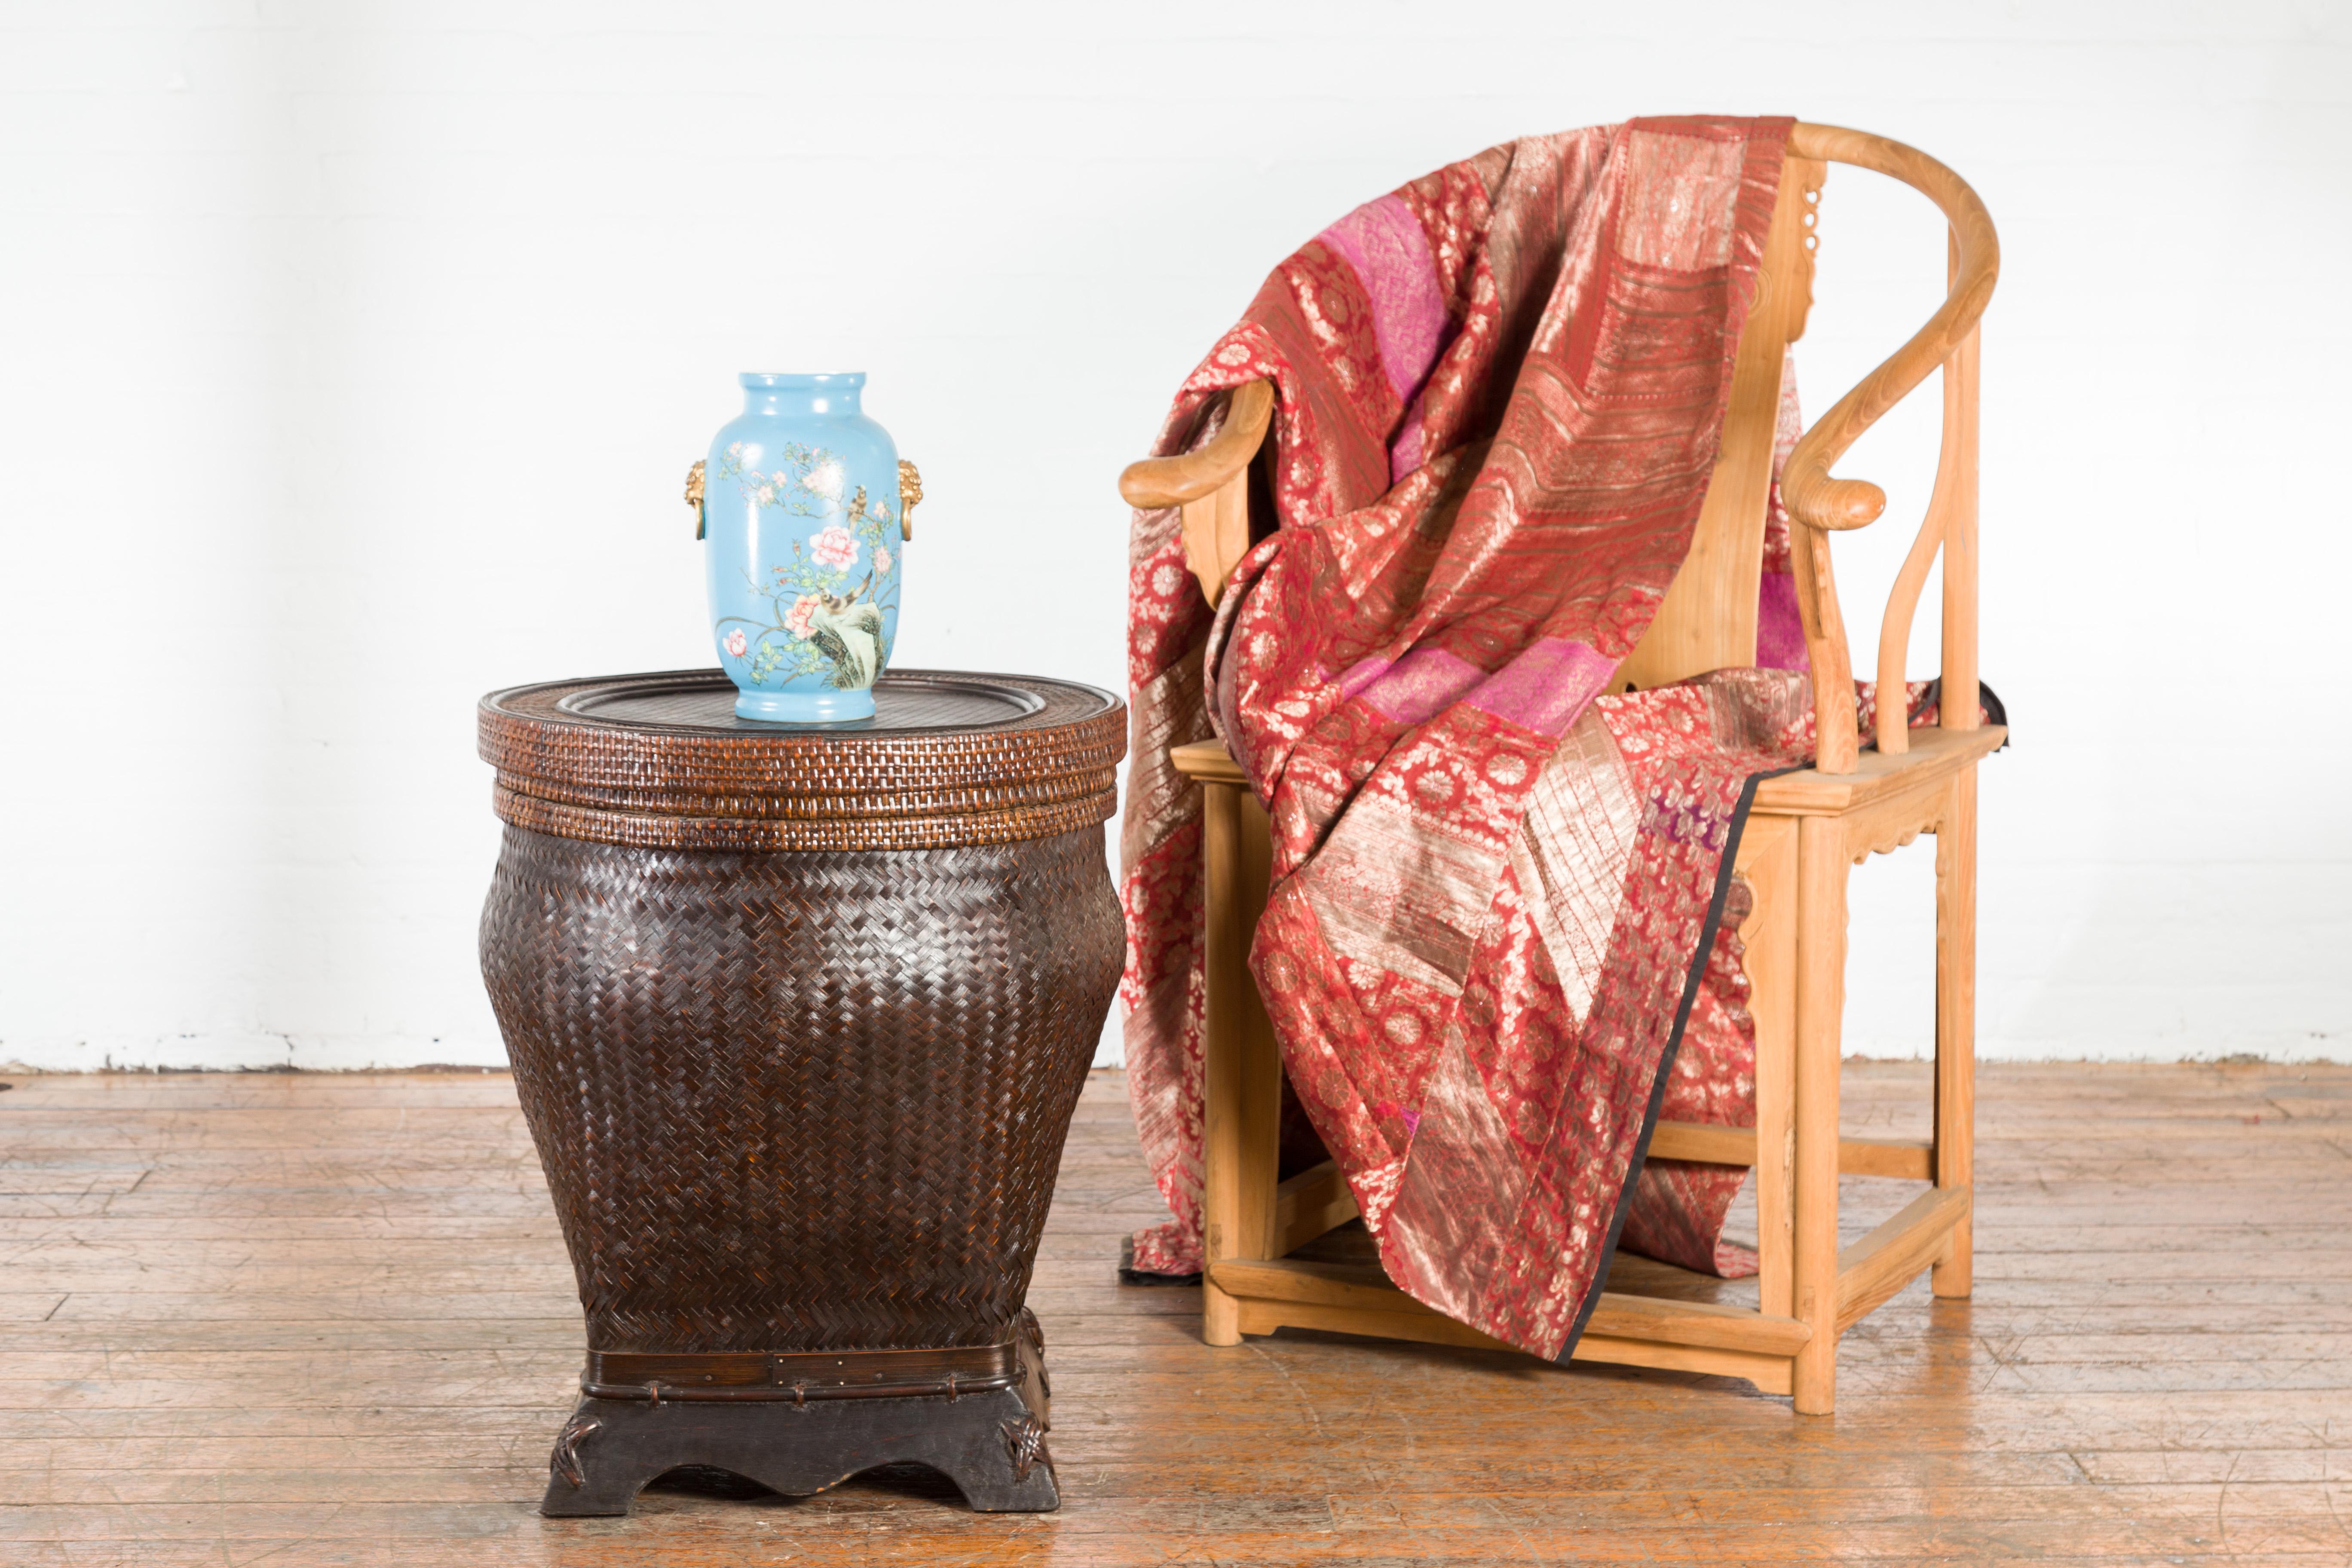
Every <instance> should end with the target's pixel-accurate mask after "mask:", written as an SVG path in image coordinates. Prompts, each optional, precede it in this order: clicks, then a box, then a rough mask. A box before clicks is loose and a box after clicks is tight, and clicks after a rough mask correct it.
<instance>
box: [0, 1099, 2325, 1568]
mask: <svg viewBox="0 0 2352 1568" xmlns="http://www.w3.org/2000/svg"><path fill="white" fill-rule="evenodd" d="M1846 1078H1847V1105H1848V1109H1849V1116H1848V1122H1849V1126H1850V1128H1851V1129H1852V1130H1854V1131H1878V1132H1895V1133H1902V1132H1910V1131H1917V1130H1918V1129H1919V1128H1920V1126H1921V1122H1922V1116H1921V1111H1922V1110H1923V1108H1924V1103H1925V1092H1926V1074H1925V1071H1924V1069H1923V1068H1918V1067H1915V1066H1912V1065H1909V1064H1863V1063H1857V1064H1851V1065H1850V1066H1849V1068H1848V1069H1847V1075H1846ZM15 1083H16V1087H15V1088H14V1089H11V1090H9V1091H7V1092H5V1093H0V1257H5V1268H4V1269H0V1563H8V1564H12V1565H13V1564H22V1565H28V1568H29V1565H33V1564H48V1563H141V1564H145V1563H172V1564H178V1563H206V1564H225V1563H268V1564H273V1565H277V1564H297V1563H387V1564H389V1563H398V1564H404V1565H408V1568H424V1565H428V1564H436V1563H466V1564H479V1565H485V1568H488V1565H497V1564H509V1563H532V1564H539V1563H561V1564H592V1563H628V1564H688V1563H697V1564H700V1563H709V1564H719V1563H728V1564H734V1563H795V1564H814V1563H861V1564H863V1563H927V1564H957V1563H1168V1562H1177V1561H1181V1562H1185V1563H1279V1564H1285V1565H1291V1564H1312V1563H1381V1564H1407V1563H1604V1562H1606V1563H1615V1562H1641V1563H1751V1562H1752V1563H1819V1562H1829V1561H1836V1562H1883V1563H1929V1562H1933V1563H2013V1562H2036V1563H2042V1562H2075V1563H2303V1564H2321V1563H2326V1564H2343V1563H2347V1562H2352V1525H2348V1524H2347V1521H2352V1068H2321V1067H2309V1068H2305V1067H2261V1066H2220V1067H2166V1068H2147V1067H2126V1066H2081V1065H2071V1066H1989V1067H1987V1068H1985V1069H1984V1073H1983V1080H1982V1100H1981V1118H1982V1148H1981V1152H1980V1154H1979V1169H1980V1171H1981V1172H1982V1173H1983V1179H1984V1184H1983V1185H1982V1187H1981V1188H1980V1189H1979V1199H1978V1208H1977V1215H1978V1222H1977V1237H1978V1247H1979V1263H1978V1268H1977V1279H1978V1294H1977V1297H1976V1300H1974V1301H1972V1302H1969V1303H1957V1304H1956V1303H1935V1302H1931V1301H1930V1300H1928V1298H1927V1292H1926V1288H1925V1285H1924V1283H1923V1284H1920V1285H1916V1286H1914V1287H1913V1288H1912V1289H1910V1290H1909V1291H1908V1292H1906V1294H1905V1295H1903V1296H1902V1297H1900V1298H1898V1299H1897V1300H1895V1301H1894V1302H1893V1303H1891V1304H1890V1305H1889V1306H1888V1307H1887V1308H1885V1310H1882V1311H1881V1312H1880V1313H1879V1314H1878V1316H1876V1317H1875V1318H1874V1319H1872V1320H1871V1321H1868V1322H1866V1323H1864V1325H1862V1326H1861V1327H1860V1328H1859V1329H1857V1330H1856V1331H1854V1333H1853V1334H1852V1335H1851V1336H1850V1337H1849V1338H1848V1339H1847V1341H1846V1342H1845V1349H1844V1352H1843V1357H1842V1360H1841V1363H1840V1387H1839V1407H1838V1412H1837V1414H1836V1415H1834V1416H1832V1417H1828V1418H1821V1419H1807V1418H1801V1417H1798V1416H1795V1415H1791V1414H1790V1409H1789V1404H1788V1401H1787V1400H1785V1399H1773V1398H1766V1397H1763V1396H1761V1395H1759V1394H1757V1393H1755V1391H1754V1390H1753V1389H1752V1388H1750V1387H1749V1386H1748V1384H1742V1383H1737V1382H1731V1381H1727V1380H1721V1379H1713V1378H1705V1377H1696V1376H1686V1375H1678V1374H1672V1373H1642V1372H1631V1371H1613V1370H1608V1369H1587V1368H1575V1369H1561V1368H1553V1367H1547V1366H1543V1365H1540V1364H1538V1363H1535V1362H1533V1361H1531V1360H1525V1359H1520V1358H1515V1357H1509V1356H1505V1355H1501V1354H1495V1353H1478V1352H1454V1351H1444V1350H1435V1349H1425V1348H1421V1347H1412V1346H1401V1345H1389V1344H1382V1343H1379V1342H1369V1341H1353V1340H1346V1339H1341V1338H1338V1337H1335V1336H1318V1335H1307V1334H1298V1335H1293V1334H1288V1333H1286V1334H1284V1335H1281V1336H1277V1337H1276V1338H1273V1339H1266V1340H1253V1341H1251V1342H1248V1343H1247V1344H1246V1345H1244V1347H1242V1348H1239V1349H1234V1350H1225V1351H1218V1350H1211V1349H1208V1348H1207V1347H1204V1346H1203V1345H1202V1344H1201V1343H1200V1342H1199V1339H1198V1337H1197V1334H1196V1331H1195V1317H1194V1314H1195V1313H1196V1312H1197V1310H1198V1300H1199V1297H1198V1293H1197V1291H1192V1290H1183V1289H1133V1288H1121V1287H1120V1286H1118V1284H1117V1283H1116V1282H1115V1279H1114V1276H1113V1273H1112V1263H1113V1259H1114V1257H1115V1253H1116V1247H1117V1241H1118V1236H1119V1234H1120V1233H1121V1232H1122V1231H1124V1230H1126V1229H1128V1228H1129V1227H1130V1226H1133V1225H1135V1224H1137V1223H1139V1222H1142V1221H1145V1220H1148V1219H1150V1218H1151V1217H1154V1215H1156V1214H1157V1213H1158V1212H1159V1209H1158V1204H1157V1200H1156V1198H1155V1197H1154V1195H1153V1194H1152V1191H1151V1188H1150V1183H1149V1181H1148V1180H1147V1178H1146V1176H1145V1173H1144V1171H1143V1167H1142V1163H1141V1160H1140V1157H1139V1154H1138V1152H1137V1149H1136V1143H1135V1135H1134V1131H1133V1128H1132V1126H1131V1124H1130V1122H1129V1118H1128V1115H1127V1110H1126V1103H1125V1094H1124V1089H1123V1086H1122V1085H1121V1084H1120V1082H1119V1081H1118V1075H1116V1074H1113V1073H1097V1075H1096V1079H1095V1081H1094V1082H1093V1084H1091V1085H1090V1086H1089V1088H1088V1090H1087V1097H1086V1101H1085V1104H1084V1106H1083V1107H1082V1109H1081V1110H1080V1112H1079V1121H1078V1125H1077V1128H1076V1131H1075V1133H1074V1134H1073V1137H1072V1139H1071V1143H1070V1150H1069V1154H1068V1158H1067V1160H1066V1163H1065V1164H1064V1166H1063V1172H1062V1184H1061V1191H1060V1195H1059V1198H1058V1201H1057V1202H1056V1204H1055V1209H1054V1215H1053V1222H1052V1225H1051V1226H1050V1228H1049V1230H1048V1233H1047V1236H1046V1240H1045V1252H1044V1257H1043V1259H1042V1261H1041V1262H1040V1264H1039V1266H1038V1270H1037V1278H1036V1285H1035V1289H1034V1293H1033V1295H1032V1298H1031V1300H1032V1301H1033V1303H1034V1305H1035V1307H1036V1308H1037V1310H1038V1313H1039V1315H1040V1317H1041V1318H1042V1319H1043V1320H1044V1321H1045V1331H1046V1334H1047V1337H1048V1342H1049V1344H1050V1347H1051V1361H1052V1365H1053V1369H1054V1379H1055V1402H1054V1411H1055V1422H1056V1424H1055V1431H1054V1435H1053V1448H1054V1453H1055V1457H1056V1458H1057V1460H1058V1462H1059V1470H1060V1476H1061V1481H1062V1486H1063V1489H1064V1494H1065V1497H1066V1503H1065V1505H1064V1508H1063V1510H1062V1511H1061V1512H1060V1513H1059V1514H1057V1515H1041V1516H996V1517H982V1516H974V1515H972V1514H971V1513H969V1512H967V1511H965V1510H963V1508H962V1507H961V1503H960V1502H958V1501H957V1500H955V1499H954V1497H953V1496H952V1495H951V1494H950V1493H946V1492H944V1491H943V1490H942V1489H941V1488H940V1486H938V1485H936V1484H931V1483H929V1481H928V1480H927V1479H926V1477H925V1476H924V1475H922V1474H916V1475H912V1476H900V1477H884V1478H881V1479H866V1480H861V1481H858V1482H853V1483H851V1484H850V1485H848V1486H845V1487H843V1488H841V1489H838V1490H836V1491H835V1492H833V1493H830V1494H827V1495H825V1496H824V1497H820V1498H814V1499H803V1500H787V1499H782V1498H778V1497H774V1496H772V1495H769V1496H760V1497H754V1498H738V1499H727V1498H718V1497H711V1496H708V1495H700V1494H689V1493H680V1492H668V1493H654V1494H648V1495H647V1496H646V1498H645V1499H644V1500H641V1502H640V1504H639V1507H638V1510H637V1513H636V1514H635V1516H634V1517H633V1518H631V1519H628V1520H625V1521H618V1520H615V1521H542V1520H541V1519H540V1518H539V1517H538V1515H537V1514H536V1512H535V1511H534V1506H535V1503H536V1500H537V1498H538V1495H539V1492H540V1489H541V1486H542V1485H543V1483H544V1480H545V1476H546V1469H545V1463H546V1454H547V1448H548V1444H549V1442H550V1440H551V1438H552V1436H553V1435H554V1432H555V1429H556V1427H557V1426H558V1424H559V1423H560V1422H561V1421H562V1417H563V1415H564V1414H565V1412H566V1411H567V1410H568V1409H569V1408H570V1406H571V1404H572V1381H573V1379H574V1378H575V1377H576V1375H577V1373H578V1364H579V1349H580V1320H579V1317H578V1315H577V1311H576V1309H575V1306H574V1303H573V1300H572V1283H571V1277H570V1271H569V1269H568V1268H567V1266H566V1264H565V1261H564V1258H563V1251H562V1245H561V1244H560V1242H559V1240H558V1238H557V1236H556V1233H555V1227H554V1224H553V1221H552V1218H551V1214H550V1211H549V1208H548V1202H547V1195H546V1191H545V1187H544V1184H543V1183H542V1181H541V1176H540V1173H539V1167H538V1163H537V1161H536V1159H535V1157H534V1156H533V1154H532V1152H531V1148H530V1139H529V1137H528V1135H527V1134H526V1132H525V1131H524V1128H523V1125H522V1121H521V1118H520V1114H519V1113H518V1111H517V1110H516V1108H515V1102H514V1092H513V1088H512V1085H511V1083H510V1082H509V1080H508V1079H505V1078H503V1077H499V1076H461V1075H444V1076H431V1075H386V1076H340V1075H336V1076H328V1075H320V1076H295V1075H285V1076H279V1075H235V1076H184V1077H180V1076H167V1077H149V1076H91V1077H79V1078H46V1079H16V1080H15ZM1908 1190H1909V1189H1907V1188H1906V1187H1904V1186H1901V1185H1899V1184H1886V1183H1877V1182H1871V1181H1868V1180H1864V1179H1850V1180H1849V1182H1848V1184H1847V1192H1848V1197H1849V1205H1848V1207H1849V1210H1850V1214H1849V1218H1850V1220H1851V1222H1852V1225H1853V1228H1854V1229H1855V1231H1856V1232H1857V1233H1858V1232H1859V1231H1860V1230H1861V1229H1862V1228H1863V1227H1864V1226H1866V1225H1867V1224H1869V1223H1870V1222H1871V1221H1872V1220H1874V1219H1875V1218H1877V1217H1879V1216H1880V1215H1884V1214H1885V1213H1888V1212H1891V1211H1892V1209H1893V1208H1894V1207H1895V1206H1896V1205H1898V1204H1899V1203H1900V1202H1901V1201H1902V1198H1903V1196H1904V1195H1905V1194H1906V1193H1907V1191H1908Z"/></svg>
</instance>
